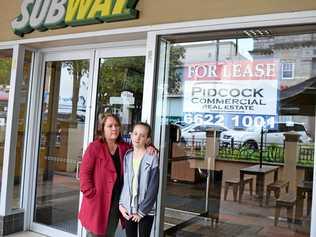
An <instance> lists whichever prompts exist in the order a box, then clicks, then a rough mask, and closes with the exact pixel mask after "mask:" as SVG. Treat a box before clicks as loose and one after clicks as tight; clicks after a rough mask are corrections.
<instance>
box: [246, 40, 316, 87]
mask: <svg viewBox="0 0 316 237" xmlns="http://www.w3.org/2000/svg"><path fill="white" fill-rule="evenodd" d="M315 37H316V34H302V35H287V36H275V37H267V38H256V39H254V49H253V50H252V51H251V52H250V54H251V55H252V56H253V59H254V60H260V59H275V60H279V61H280V63H281V65H280V69H281V70H280V78H279V79H280V80H282V79H291V80H284V81H282V82H281V83H280V86H281V88H282V87H283V88H286V87H290V86H293V85H296V84H298V83H301V82H303V81H305V80H307V79H309V78H311V77H313V76H315V75H316V64H315V63H316V60H315V59H316V41H315ZM291 64H292V66H291Z"/></svg>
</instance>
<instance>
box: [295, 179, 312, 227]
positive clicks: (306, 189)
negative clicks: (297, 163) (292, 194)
mask: <svg viewBox="0 0 316 237" xmlns="http://www.w3.org/2000/svg"><path fill="white" fill-rule="evenodd" d="M306 196H307V216H308V215H310V212H311V208H312V196H313V182H312V181H302V182H300V183H299V184H298V185H297V187H296V208H295V223H297V224H300V223H302V218H303V211H304V199H305V198H306Z"/></svg>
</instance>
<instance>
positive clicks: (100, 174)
mask: <svg viewBox="0 0 316 237" xmlns="http://www.w3.org/2000/svg"><path fill="white" fill-rule="evenodd" d="M118 148H119V155H120V160H121V175H122V176H123V172H124V171H123V167H124V166H123V160H124V155H125V153H126V151H127V150H128V149H129V148H130V145H129V144H127V143H124V142H121V143H119V144H118ZM116 178H117V174H116V169H115V166H114V163H113V160H112V157H111V154H110V152H109V150H108V148H107V146H106V145H105V144H104V143H102V142H101V140H99V139H98V140H95V141H94V142H91V143H90V144H89V146H88V148H87V150H86V151H85V154H84V156H83V160H82V164H81V168H80V190H81V192H82V193H83V200H82V203H81V208H80V211H79V219H80V221H81V224H82V225H83V226H84V227H85V228H86V229H87V230H89V231H90V232H92V233H94V234H96V235H103V234H105V233H106V231H107V228H108V221H109V211H110V206H111V197H112V190H113V187H114V184H115V181H116Z"/></svg>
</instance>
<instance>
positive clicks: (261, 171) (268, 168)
mask: <svg viewBox="0 0 316 237" xmlns="http://www.w3.org/2000/svg"><path fill="white" fill-rule="evenodd" d="M278 171H279V167H278V166H272V165H262V167H261V168H260V165H254V166H250V167H246V168H243V169H240V190H239V202H241V201H242V195H243V191H244V175H245V174H247V175H255V176H256V194H257V195H258V199H259V203H260V206H262V203H263V194H264V181H265V176H266V174H269V173H274V182H276V181H277V180H278Z"/></svg>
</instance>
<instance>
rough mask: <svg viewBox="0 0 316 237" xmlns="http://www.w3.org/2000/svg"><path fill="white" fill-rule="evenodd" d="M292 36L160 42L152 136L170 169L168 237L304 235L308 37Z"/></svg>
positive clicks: (314, 82) (257, 32) (311, 126)
mask: <svg viewBox="0 0 316 237" xmlns="http://www.w3.org/2000/svg"><path fill="white" fill-rule="evenodd" d="M280 32H282V34H281V33H280ZM293 32H295V30H291V31H289V33H291V34H292V35H288V34H285V33H284V30H283V31H279V29H251V30H240V31H235V32H231V33H227V32H216V33H201V34H195V35H194V34H192V37H191V38H192V39H191V40H190V37H189V36H188V35H185V36H183V35H182V36H180V35H179V36H177V35H172V36H166V37H163V38H164V39H163V40H161V42H160V62H159V69H158V87H157V88H158V90H157V95H156V100H157V105H156V113H155V114H156V117H155V131H156V134H155V135H156V138H160V147H161V149H162V151H161V154H162V155H161V156H162V158H163V160H164V162H167V163H168V165H165V167H167V168H166V170H164V171H163V174H162V175H163V177H167V178H166V181H165V182H164V186H163V188H162V189H163V191H162V195H163V197H162V200H163V202H162V203H163V204H164V205H163V206H162V207H161V208H162V209H161V211H162V212H161V213H164V214H163V216H164V223H163V225H164V231H165V234H166V235H167V236H168V235H170V236H171V235H172V236H173V235H175V234H181V235H183V236H195V235H198V236H210V232H211V233H213V234H214V236H217V235H220V236H245V235H247V236H281V235H286V236H289V235H293V234H294V233H295V234H296V236H309V235H310V223H311V200H312V199H311V198H312V182H313V179H312V177H313V168H314V166H313V164H314V141H315V101H316V98H315V92H316V74H315V70H314V69H315V58H316V55H315V49H316V46H315V45H316V41H315V36H316V33H310V32H307V33H304V34H303V33H300V34H293ZM300 32H302V31H300ZM219 35H220V37H218V36H219ZM181 39H186V40H185V41H184V40H181ZM157 134H158V135H159V136H157ZM286 211H287V212H286ZM213 223H217V225H216V228H215V226H213V225H212V224H213ZM211 236H212V234H211Z"/></svg>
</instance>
